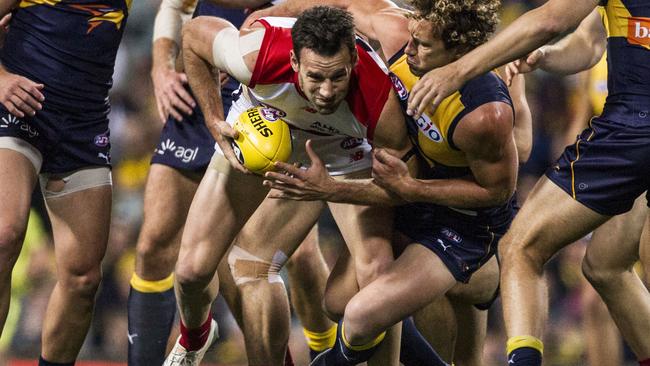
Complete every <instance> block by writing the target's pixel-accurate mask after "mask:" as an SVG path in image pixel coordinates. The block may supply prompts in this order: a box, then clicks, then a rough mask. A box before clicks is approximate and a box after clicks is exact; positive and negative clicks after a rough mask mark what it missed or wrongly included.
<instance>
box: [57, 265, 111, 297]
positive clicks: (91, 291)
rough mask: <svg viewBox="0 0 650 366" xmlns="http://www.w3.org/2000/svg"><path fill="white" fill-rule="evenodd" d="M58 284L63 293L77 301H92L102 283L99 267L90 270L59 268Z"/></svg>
mask: <svg viewBox="0 0 650 366" xmlns="http://www.w3.org/2000/svg"><path fill="white" fill-rule="evenodd" d="M59 272H62V273H61V274H60V275H59V283H60V285H61V286H62V287H63V288H64V289H65V291H66V292H67V293H69V294H71V296H73V297H75V298H78V299H94V297H95V294H96V293H97V289H98V288H99V284H100V283H101V281H102V271H101V268H100V266H99V265H97V266H94V267H91V268H82V267H73V268H63V269H62V268H59Z"/></svg>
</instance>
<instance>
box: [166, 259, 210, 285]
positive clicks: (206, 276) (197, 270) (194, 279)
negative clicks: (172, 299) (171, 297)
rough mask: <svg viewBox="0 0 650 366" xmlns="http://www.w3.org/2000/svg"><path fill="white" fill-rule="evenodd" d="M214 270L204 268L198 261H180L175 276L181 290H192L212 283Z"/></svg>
mask: <svg viewBox="0 0 650 366" xmlns="http://www.w3.org/2000/svg"><path fill="white" fill-rule="evenodd" d="M214 275H215V274H214V272H213V271H209V270H208V269H206V268H202V267H201V266H199V265H197V264H196V263H183V262H182V261H179V262H178V263H177V264H176V270H175V272H174V277H175V279H176V283H177V284H178V286H179V287H180V288H181V291H191V290H192V289H193V288H205V287H207V286H208V285H209V284H210V281H212V278H213V276H214Z"/></svg>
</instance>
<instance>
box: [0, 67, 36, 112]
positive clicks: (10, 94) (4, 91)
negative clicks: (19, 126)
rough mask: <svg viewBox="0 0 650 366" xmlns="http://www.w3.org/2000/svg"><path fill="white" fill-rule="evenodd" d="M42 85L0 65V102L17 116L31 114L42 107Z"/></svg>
mask: <svg viewBox="0 0 650 366" xmlns="http://www.w3.org/2000/svg"><path fill="white" fill-rule="evenodd" d="M43 87H44V85H43V84H38V83H35V82H33V81H31V80H29V79H27V78H26V77H22V76H20V75H16V74H12V73H10V72H8V71H6V70H4V69H3V68H1V67H0V103H2V105H3V106H4V107H5V108H6V109H7V110H8V111H9V113H11V114H13V115H14V116H16V117H18V118H22V117H25V116H33V115H35V114H36V111H40V110H41V109H42V108H43V105H42V104H41V102H43V101H44V100H45V97H44V96H43V93H41V91H42V90H43Z"/></svg>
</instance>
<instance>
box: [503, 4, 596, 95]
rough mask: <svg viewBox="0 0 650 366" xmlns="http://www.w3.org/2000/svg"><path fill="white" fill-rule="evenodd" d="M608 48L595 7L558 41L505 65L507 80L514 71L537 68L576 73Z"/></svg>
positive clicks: (592, 63) (594, 61) (587, 67)
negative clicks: (576, 26) (575, 27)
mask: <svg viewBox="0 0 650 366" xmlns="http://www.w3.org/2000/svg"><path fill="white" fill-rule="evenodd" d="M606 47H607V33H606V30H605V26H604V24H603V20H602V18H601V15H600V13H599V12H598V10H593V11H592V12H591V14H589V15H588V16H587V17H586V18H585V19H583V20H582V22H580V25H579V26H578V28H577V29H576V30H575V31H574V32H572V33H571V34H569V35H567V36H566V37H564V38H562V39H561V40H560V41H559V42H557V43H555V44H552V45H546V46H542V47H540V48H538V49H537V50H535V51H533V52H531V53H530V54H528V55H527V56H525V57H522V58H521V59H519V60H515V61H513V62H511V63H509V64H508V65H507V66H506V83H510V79H511V78H512V76H513V75H516V74H517V73H527V72H531V71H533V70H535V69H537V68H540V69H542V70H545V71H548V72H552V73H556V74H565V75H566V74H575V73H577V72H580V71H583V70H587V69H589V68H591V67H593V66H594V65H595V64H596V63H597V62H598V61H599V60H600V58H601V57H602V56H603V53H604V52H605V48H606Z"/></svg>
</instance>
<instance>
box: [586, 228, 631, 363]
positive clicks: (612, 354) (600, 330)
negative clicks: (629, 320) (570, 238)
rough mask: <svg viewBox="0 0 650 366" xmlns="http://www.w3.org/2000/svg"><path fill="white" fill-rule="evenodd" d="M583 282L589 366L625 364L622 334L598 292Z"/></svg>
mask: <svg viewBox="0 0 650 366" xmlns="http://www.w3.org/2000/svg"><path fill="white" fill-rule="evenodd" d="M597 230H598V229H597ZM583 282H584V285H583V289H582V295H581V300H582V308H583V315H582V317H583V319H582V328H583V334H584V337H585V358H586V360H587V365H589V366H596V365H622V364H623V363H624V362H623V342H622V338H621V333H620V332H619V331H618V328H616V323H614V320H613V319H612V316H611V315H610V314H609V311H608V310H607V306H606V305H605V303H604V302H603V300H602V299H601V298H600V296H598V293H597V292H596V290H594V289H593V287H591V285H589V282H587V281H583Z"/></svg>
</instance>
